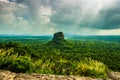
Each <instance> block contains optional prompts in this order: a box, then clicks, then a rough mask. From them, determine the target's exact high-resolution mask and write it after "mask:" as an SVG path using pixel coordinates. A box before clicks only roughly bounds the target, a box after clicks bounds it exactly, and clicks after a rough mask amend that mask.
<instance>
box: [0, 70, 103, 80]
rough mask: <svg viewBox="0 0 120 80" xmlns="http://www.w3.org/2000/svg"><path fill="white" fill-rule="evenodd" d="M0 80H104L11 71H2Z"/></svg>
mask: <svg viewBox="0 0 120 80" xmlns="http://www.w3.org/2000/svg"><path fill="white" fill-rule="evenodd" d="M0 80H103V79H93V78H90V77H76V76H62V75H49V74H37V73H31V74H28V73H26V74H25V73H13V72H10V71H0Z"/></svg>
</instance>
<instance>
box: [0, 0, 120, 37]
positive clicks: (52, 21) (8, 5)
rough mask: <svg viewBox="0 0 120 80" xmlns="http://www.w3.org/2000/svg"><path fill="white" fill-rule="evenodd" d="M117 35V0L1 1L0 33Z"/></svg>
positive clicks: (119, 32)
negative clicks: (59, 32) (60, 32)
mask: <svg viewBox="0 0 120 80" xmlns="http://www.w3.org/2000/svg"><path fill="white" fill-rule="evenodd" d="M58 31H62V32H64V33H67V34H77V35H120V0H0V34H29V35H51V34H53V33H55V32H58Z"/></svg>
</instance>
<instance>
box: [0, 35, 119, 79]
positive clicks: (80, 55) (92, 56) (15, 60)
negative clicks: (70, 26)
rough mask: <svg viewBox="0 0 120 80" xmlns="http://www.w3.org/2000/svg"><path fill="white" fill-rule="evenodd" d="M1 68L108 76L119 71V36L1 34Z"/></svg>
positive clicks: (29, 71) (19, 71)
mask: <svg viewBox="0 0 120 80" xmlns="http://www.w3.org/2000/svg"><path fill="white" fill-rule="evenodd" d="M0 69H1V70H9V71H12V72H16V73H40V74H56V75H75V76H90V77H97V78H106V77H107V73H109V71H118V72H120V36H79V35H72V36H69V37H68V35H67V37H65V39H64V38H62V37H61V36H60V37H57V38H55V37H54V38H53V37H52V36H15V35H13V36H4V35H1V36H0Z"/></svg>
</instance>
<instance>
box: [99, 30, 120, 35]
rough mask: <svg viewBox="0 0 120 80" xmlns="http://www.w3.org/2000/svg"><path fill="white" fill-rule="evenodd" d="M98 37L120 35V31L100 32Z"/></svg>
mask: <svg viewBox="0 0 120 80" xmlns="http://www.w3.org/2000/svg"><path fill="white" fill-rule="evenodd" d="M97 35H120V29H112V30H99V31H98V33H97Z"/></svg>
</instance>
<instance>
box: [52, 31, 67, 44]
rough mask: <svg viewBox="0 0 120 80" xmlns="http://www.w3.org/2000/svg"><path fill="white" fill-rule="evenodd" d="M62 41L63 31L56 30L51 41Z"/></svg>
mask: <svg viewBox="0 0 120 80" xmlns="http://www.w3.org/2000/svg"><path fill="white" fill-rule="evenodd" d="M60 40H61V41H64V40H65V39H64V33H63V32H57V33H54V37H53V39H52V41H55V42H56V41H60Z"/></svg>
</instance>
